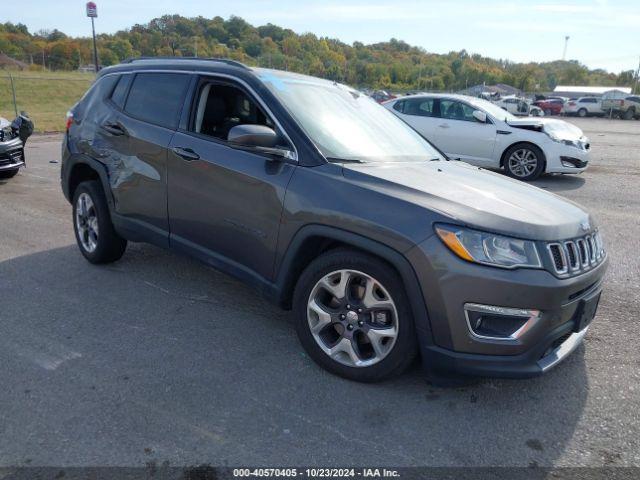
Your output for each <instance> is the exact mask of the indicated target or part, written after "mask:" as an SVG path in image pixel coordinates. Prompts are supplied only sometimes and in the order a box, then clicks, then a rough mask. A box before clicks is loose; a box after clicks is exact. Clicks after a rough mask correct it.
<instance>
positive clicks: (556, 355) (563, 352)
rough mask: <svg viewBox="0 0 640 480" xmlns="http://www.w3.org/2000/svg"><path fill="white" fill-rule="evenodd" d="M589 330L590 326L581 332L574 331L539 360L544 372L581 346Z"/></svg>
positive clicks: (539, 365)
mask: <svg viewBox="0 0 640 480" xmlns="http://www.w3.org/2000/svg"><path fill="white" fill-rule="evenodd" d="M587 330H589V327H588V326H587V327H585V328H583V329H582V330H580V331H579V332H574V333H572V334H571V335H570V336H569V338H567V339H566V340H565V341H564V342H562V343H561V344H560V345H558V346H557V347H556V348H555V349H554V350H553V351H552V352H551V353H550V354H548V355H545V356H544V357H542V358H541V359H540V360H538V367H540V369H541V370H542V371H543V372H546V371H547V370H549V369H551V368H553V367H555V366H556V365H557V364H558V363H560V362H561V361H562V360H564V359H565V358H566V357H567V356H568V355H569V354H571V353H572V352H573V351H574V350H575V349H576V348H578V347H579V346H580V344H581V343H582V340H583V339H584V336H585V335H586V334H587Z"/></svg>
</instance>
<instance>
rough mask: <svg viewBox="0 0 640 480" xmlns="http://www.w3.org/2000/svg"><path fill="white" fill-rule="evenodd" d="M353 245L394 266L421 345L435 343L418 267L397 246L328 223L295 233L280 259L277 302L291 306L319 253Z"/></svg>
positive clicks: (308, 227) (353, 247) (277, 276)
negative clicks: (294, 291) (298, 285)
mask: <svg viewBox="0 0 640 480" xmlns="http://www.w3.org/2000/svg"><path fill="white" fill-rule="evenodd" d="M340 247H342V248H351V249H355V250H358V251H361V252H363V253H366V254H369V255H372V256H374V257H376V258H378V259H380V260H381V261H383V262H385V263H387V264H388V265H389V266H390V267H391V268H393V269H394V270H395V271H396V272H397V273H398V275H399V276H400V279H401V281H402V284H403V287H404V289H405V291H406V293H407V297H408V298H409V301H410V303H411V310H412V313H413V318H414V322H415V326H416V331H417V332H418V337H419V341H420V344H421V346H422V345H424V344H429V345H431V344H433V339H432V335H431V326H430V322H429V316H428V311H427V306H426V303H425V300H424V297H423V294H422V290H421V289H420V283H419V280H418V276H417V275H416V273H415V270H414V269H413V267H412V266H411V263H410V262H409V260H407V258H406V257H405V256H404V255H403V254H402V253H400V252H398V251H397V250H395V249H393V248H391V247H389V246H387V245H384V244H382V243H380V242H378V241H375V240H372V239H370V238H367V237H364V236H362V235H359V234H356V233H353V232H348V231H345V230H342V229H338V228H335V227H330V226H325V225H308V226H305V227H302V228H301V229H300V230H298V232H297V233H296V234H295V236H294V237H293V239H292V240H291V242H290V243H289V246H288V248H287V251H286V252H285V253H284V256H283V258H282V261H281V262H280V265H279V268H278V271H277V274H276V285H277V290H278V303H279V305H280V306H281V307H283V308H285V309H290V308H291V300H292V296H293V290H294V288H295V285H296V283H297V280H298V278H299V277H300V275H301V274H302V272H303V271H304V269H305V268H306V267H307V266H308V265H309V263H310V262H311V261H312V260H313V259H315V258H316V257H317V256H318V255H321V254H322V253H324V252H326V251H329V250H332V249H334V248H340Z"/></svg>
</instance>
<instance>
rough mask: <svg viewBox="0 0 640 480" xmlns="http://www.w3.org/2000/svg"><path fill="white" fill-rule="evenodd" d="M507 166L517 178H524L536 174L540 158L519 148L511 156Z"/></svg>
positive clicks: (525, 149) (529, 151) (527, 150)
mask: <svg viewBox="0 0 640 480" xmlns="http://www.w3.org/2000/svg"><path fill="white" fill-rule="evenodd" d="M507 164H508V166H509V170H510V171H511V172H512V173H513V174H514V175H515V176H516V177H520V178H523V177H527V176H529V175H531V174H532V173H533V172H535V170H536V168H537V167H538V157H537V156H536V154H535V153H534V152H532V151H531V150H529V149H527V148H519V149H518V150H516V151H514V152H513V153H512V154H511V155H510V156H509V159H508V160H507Z"/></svg>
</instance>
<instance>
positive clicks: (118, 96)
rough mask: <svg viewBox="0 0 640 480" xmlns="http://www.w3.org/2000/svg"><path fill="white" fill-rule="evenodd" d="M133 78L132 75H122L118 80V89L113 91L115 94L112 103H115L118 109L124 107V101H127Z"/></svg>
mask: <svg viewBox="0 0 640 480" xmlns="http://www.w3.org/2000/svg"><path fill="white" fill-rule="evenodd" d="M131 77H132V75H122V76H121V77H120V78H119V79H118V83H117V84H116V88H114V89H113V93H112V94H111V101H112V102H113V103H115V104H116V105H117V106H118V108H122V107H124V101H125V100H126V99H127V90H128V89H129V84H130V83H131Z"/></svg>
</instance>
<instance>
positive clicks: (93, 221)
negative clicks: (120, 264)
mask: <svg viewBox="0 0 640 480" xmlns="http://www.w3.org/2000/svg"><path fill="white" fill-rule="evenodd" d="M73 227H74V231H75V234H76V242H77V243H78V247H79V248H80V252H82V255H84V257H85V258H86V259H87V260H89V261H90V262H91V263H109V262H114V261H116V260H118V259H119V258H120V257H122V254H123V253H124V251H125V249H126V248H127V241H126V240H125V239H123V238H122V237H120V235H118V234H117V233H116V231H115V229H114V228H113V224H112V223H111V216H110V215H109V207H108V206H107V200H106V198H105V196H104V192H103V191H102V186H101V185H100V183H99V182H97V181H95V180H92V181H87V182H82V183H81V184H80V185H78V187H77V188H76V191H75V193H74V195H73Z"/></svg>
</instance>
